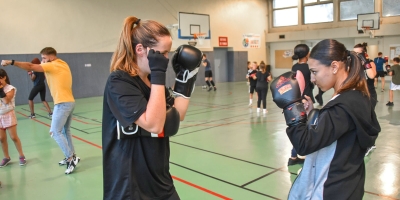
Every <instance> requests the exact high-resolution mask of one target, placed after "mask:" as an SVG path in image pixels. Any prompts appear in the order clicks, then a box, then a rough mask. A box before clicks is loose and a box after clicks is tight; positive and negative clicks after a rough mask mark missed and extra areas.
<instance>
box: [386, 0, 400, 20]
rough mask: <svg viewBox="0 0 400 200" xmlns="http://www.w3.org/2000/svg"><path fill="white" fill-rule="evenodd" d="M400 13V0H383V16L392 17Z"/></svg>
mask: <svg viewBox="0 0 400 200" xmlns="http://www.w3.org/2000/svg"><path fill="white" fill-rule="evenodd" d="M396 15H400V3H399V0H382V16H383V17H390V16H396Z"/></svg>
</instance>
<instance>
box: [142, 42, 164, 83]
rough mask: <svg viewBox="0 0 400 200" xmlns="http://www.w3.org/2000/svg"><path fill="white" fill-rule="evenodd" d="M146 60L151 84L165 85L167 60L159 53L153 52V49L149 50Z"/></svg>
mask: <svg viewBox="0 0 400 200" xmlns="http://www.w3.org/2000/svg"><path fill="white" fill-rule="evenodd" d="M147 59H148V60H149V68H150V71H151V73H150V76H151V80H150V82H151V84H155V85H165V78H166V77H165V72H166V71H167V67H168V62H169V59H168V58H166V57H165V56H164V55H163V54H161V53H160V52H159V51H154V49H149V51H148V54H147Z"/></svg>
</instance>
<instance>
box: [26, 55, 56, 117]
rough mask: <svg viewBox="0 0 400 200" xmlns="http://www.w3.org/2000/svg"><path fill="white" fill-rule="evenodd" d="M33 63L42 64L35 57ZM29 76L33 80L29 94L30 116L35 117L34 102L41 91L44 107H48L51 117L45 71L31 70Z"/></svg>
mask: <svg viewBox="0 0 400 200" xmlns="http://www.w3.org/2000/svg"><path fill="white" fill-rule="evenodd" d="M31 63H33V64H40V63H41V62H40V60H39V59H38V58H34V59H33V60H32V61H31ZM28 75H29V78H30V79H31V80H32V81H33V88H32V90H31V93H30V94H29V97H28V103H29V108H30V110H31V114H30V115H29V118H31V119H32V118H35V117H36V115H35V110H34V104H33V99H34V98H35V97H36V96H37V95H38V94H39V93H40V100H42V103H43V105H44V107H45V108H46V110H47V112H48V113H49V117H51V116H52V115H53V113H52V112H51V109H50V106H49V104H48V103H47V101H46V85H45V84H44V80H45V78H46V77H45V76H44V72H33V71H29V72H28Z"/></svg>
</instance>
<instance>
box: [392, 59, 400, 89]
mask: <svg viewBox="0 0 400 200" xmlns="http://www.w3.org/2000/svg"><path fill="white" fill-rule="evenodd" d="M391 70H392V71H393V76H392V82H393V84H395V85H400V65H399V64H396V65H393V66H392V67H391Z"/></svg>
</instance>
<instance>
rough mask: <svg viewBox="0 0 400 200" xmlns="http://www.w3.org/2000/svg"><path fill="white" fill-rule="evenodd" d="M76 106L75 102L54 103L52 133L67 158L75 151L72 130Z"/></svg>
mask: <svg viewBox="0 0 400 200" xmlns="http://www.w3.org/2000/svg"><path fill="white" fill-rule="evenodd" d="M74 108H75V102H65V103H59V104H56V105H54V110H53V117H52V120H51V126H50V133H52V137H53V138H54V140H55V141H56V142H57V144H58V146H59V147H60V148H61V150H62V152H63V153H64V156H65V157H66V158H70V157H72V156H73V155H74V153H75V149H74V145H73V144H72V136H71V131H70V127H71V120H72V112H73V111H74Z"/></svg>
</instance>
